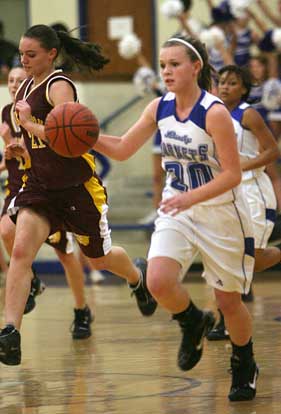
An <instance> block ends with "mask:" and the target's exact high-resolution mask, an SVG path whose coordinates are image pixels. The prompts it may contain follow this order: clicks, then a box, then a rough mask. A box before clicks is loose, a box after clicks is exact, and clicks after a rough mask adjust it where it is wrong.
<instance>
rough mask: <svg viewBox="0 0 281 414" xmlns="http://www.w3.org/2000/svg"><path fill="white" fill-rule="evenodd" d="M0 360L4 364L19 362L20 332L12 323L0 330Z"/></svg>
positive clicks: (17, 363) (16, 363)
mask: <svg viewBox="0 0 281 414" xmlns="http://www.w3.org/2000/svg"><path fill="white" fill-rule="evenodd" d="M0 362H3V364H6V365H19V364H20V363H21V349H20V333H19V331H17V330H16V328H15V327H14V326H13V325H7V326H6V327H5V328H4V329H2V330H1V331H0Z"/></svg>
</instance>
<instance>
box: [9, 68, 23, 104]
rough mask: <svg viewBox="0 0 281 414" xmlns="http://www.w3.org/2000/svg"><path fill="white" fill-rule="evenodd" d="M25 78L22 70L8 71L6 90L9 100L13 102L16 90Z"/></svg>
mask: <svg viewBox="0 0 281 414" xmlns="http://www.w3.org/2000/svg"><path fill="white" fill-rule="evenodd" d="M25 78H26V73H25V71H24V69H22V68H13V69H11V70H10V72H9V75H8V90H9V92H10V95H11V98H12V100H13V101H14V100H15V95H16V91H17V90H18V87H19V86H20V84H21V83H22V81H24V79H25Z"/></svg>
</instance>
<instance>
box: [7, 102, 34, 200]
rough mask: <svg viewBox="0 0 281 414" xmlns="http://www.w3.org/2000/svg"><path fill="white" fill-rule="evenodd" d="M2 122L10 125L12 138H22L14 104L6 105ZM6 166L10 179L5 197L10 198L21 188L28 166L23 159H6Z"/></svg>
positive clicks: (8, 179)
mask: <svg viewBox="0 0 281 414" xmlns="http://www.w3.org/2000/svg"><path fill="white" fill-rule="evenodd" d="M2 122H6V123H7V124H8V125H9V127H10V130H11V135H12V137H14V138H21V136H22V133H21V129H20V127H19V126H18V124H17V122H16V118H15V108H14V104H13V103H10V104H8V105H6V106H5V107H4V108H3V109H2ZM5 164H6V168H7V171H8V178H7V180H6V182H5V193H6V194H5V196H9V195H10V194H16V193H17V192H18V191H19V189H20V188H21V186H22V178H23V175H24V173H25V168H26V167H28V166H27V165H26V163H25V160H24V158H23V157H17V158H11V159H10V160H7V159H6V160H5Z"/></svg>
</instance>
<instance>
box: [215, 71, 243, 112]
mask: <svg viewBox="0 0 281 414" xmlns="http://www.w3.org/2000/svg"><path fill="white" fill-rule="evenodd" d="M245 93H246V88H245V87H244V86H243V83H242V81H241V79H240V78H239V76H237V75H236V73H232V72H224V73H223V74H222V75H221V76H220V78H219V85H218V96H219V98H221V100H222V101H223V102H224V103H225V104H226V105H227V106H229V105H231V106H233V105H236V104H238V103H239V102H240V101H241V97H242V96H243V95H244V94H245Z"/></svg>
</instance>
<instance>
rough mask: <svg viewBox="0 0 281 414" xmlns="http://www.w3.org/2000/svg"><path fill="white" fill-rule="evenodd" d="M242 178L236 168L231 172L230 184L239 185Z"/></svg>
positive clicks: (240, 172)
mask: <svg viewBox="0 0 281 414" xmlns="http://www.w3.org/2000/svg"><path fill="white" fill-rule="evenodd" d="M241 180H242V171H241V170H240V169H239V170H236V171H235V172H234V173H233V174H232V186H233V187H236V186H237V185H239V184H240V183H241Z"/></svg>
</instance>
